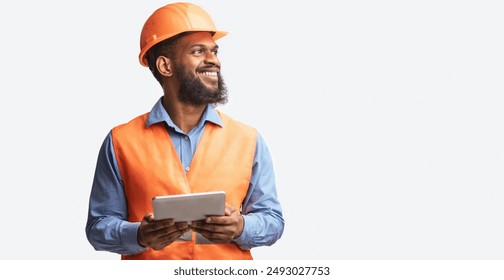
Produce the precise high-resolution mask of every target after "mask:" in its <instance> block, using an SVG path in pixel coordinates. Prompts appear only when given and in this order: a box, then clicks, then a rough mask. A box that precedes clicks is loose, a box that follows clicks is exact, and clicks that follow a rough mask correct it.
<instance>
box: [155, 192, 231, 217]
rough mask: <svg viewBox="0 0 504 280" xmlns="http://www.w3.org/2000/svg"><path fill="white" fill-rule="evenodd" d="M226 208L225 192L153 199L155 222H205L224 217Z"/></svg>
mask: <svg viewBox="0 0 504 280" xmlns="http://www.w3.org/2000/svg"><path fill="white" fill-rule="evenodd" d="M225 207H226V193H225V192H224V191H215V192H201V193H189V194H177V195H166V196H156V197H154V198H152V208H153V210H154V219H155V220H164V219H170V218H173V219H174V221H175V222H189V223H191V222H192V221H198V220H204V219H205V218H206V217H207V216H222V215H224V208H225Z"/></svg>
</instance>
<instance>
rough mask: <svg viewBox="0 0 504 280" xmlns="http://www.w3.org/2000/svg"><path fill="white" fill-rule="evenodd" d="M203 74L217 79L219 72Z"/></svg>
mask: <svg viewBox="0 0 504 280" xmlns="http://www.w3.org/2000/svg"><path fill="white" fill-rule="evenodd" d="M201 74H203V75H205V76H209V77H217V72H202V73H201Z"/></svg>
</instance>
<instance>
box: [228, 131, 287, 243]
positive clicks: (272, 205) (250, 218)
mask: <svg viewBox="0 0 504 280" xmlns="http://www.w3.org/2000/svg"><path fill="white" fill-rule="evenodd" d="M242 216H243V220H244V223H245V224H244V229H243V232H242V234H241V235H240V236H239V237H238V238H236V239H234V241H235V242H236V244H238V246H240V248H241V249H243V250H248V249H251V248H253V247H258V246H270V245H272V244H274V243H275V242H276V241H277V240H278V239H280V237H281V236H282V233H283V229H284V223H285V222H284V219H283V216H282V208H281V205H280V202H279V201H278V198H277V192H276V183H275V175H274V170H273V162H272V159H271V155H270V153H269V150H268V147H267V146H266V143H265V142H264V140H263V138H262V136H261V135H260V134H259V133H258V134H257V144H256V151H255V156H254V164H253V167H252V176H251V179H250V184H249V189H248V192H247V195H246V197H245V200H244V201H243V205H242Z"/></svg>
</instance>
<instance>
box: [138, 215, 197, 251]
mask: <svg viewBox="0 0 504 280" xmlns="http://www.w3.org/2000/svg"><path fill="white" fill-rule="evenodd" d="M190 229H191V228H190V227H189V225H188V224H187V222H178V223H174V222H173V219H167V220H161V221H154V214H152V213H149V214H147V215H145V216H144V218H143V219H142V222H141V223H140V227H139V228H138V237H137V238H138V244H140V245H142V246H144V247H151V248H152V249H154V250H161V249H163V248H164V247H166V246H168V245H170V244H171V243H173V241H175V240H177V238H179V237H180V236H182V234H184V233H185V232H187V231H189V230H190Z"/></svg>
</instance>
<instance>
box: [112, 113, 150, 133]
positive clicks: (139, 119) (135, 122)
mask: <svg viewBox="0 0 504 280" xmlns="http://www.w3.org/2000/svg"><path fill="white" fill-rule="evenodd" d="M148 116H149V113H144V114H141V115H139V116H136V117H134V118H133V119H131V120H130V121H128V122H125V123H122V124H119V125H117V126H115V127H114V128H112V131H119V130H125V129H131V128H137V127H139V126H144V127H145V122H146V120H147V117H148Z"/></svg>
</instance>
